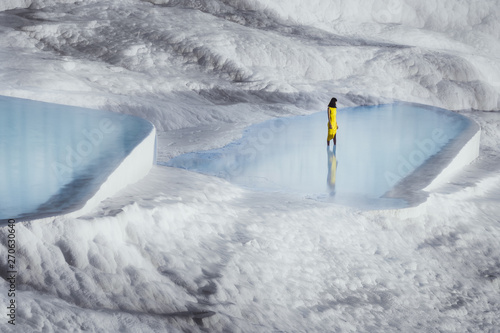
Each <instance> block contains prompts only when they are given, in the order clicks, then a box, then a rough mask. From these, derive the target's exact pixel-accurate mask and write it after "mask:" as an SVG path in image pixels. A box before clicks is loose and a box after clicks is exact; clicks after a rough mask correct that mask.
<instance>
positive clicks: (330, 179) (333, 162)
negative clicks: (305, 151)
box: [326, 149, 337, 193]
mask: <svg viewBox="0 0 500 333" xmlns="http://www.w3.org/2000/svg"><path fill="white" fill-rule="evenodd" d="M327 151H328V176H327V178H326V182H327V184H328V187H329V188H330V193H335V181H336V177H337V156H335V151H331V150H330V149H327Z"/></svg>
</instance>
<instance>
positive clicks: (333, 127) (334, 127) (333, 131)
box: [326, 107, 337, 141]
mask: <svg viewBox="0 0 500 333" xmlns="http://www.w3.org/2000/svg"><path fill="white" fill-rule="evenodd" d="M328 112H329V113H330V125H331V126H329V127H328V138H327V139H326V140H327V141H330V140H333V137H334V136H335V134H337V108H331V107H328ZM330 127H331V128H330Z"/></svg>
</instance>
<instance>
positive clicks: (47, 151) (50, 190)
mask: <svg viewBox="0 0 500 333" xmlns="http://www.w3.org/2000/svg"><path fill="white" fill-rule="evenodd" d="M151 130H152V125H151V124H150V123H149V122H147V121H145V120H143V119H140V118H137V117H132V116H128V115H123V114H117V113H112V112H106V111H99V110H91V109H85V108H78V107H72V106H65V105H58V104H51V103H43V102H38V101H31V100H26V99H18V98H11V97H3V96H0V220H2V219H10V218H13V219H28V218H34V217H44V216H51V215H58V214H61V213H64V212H69V211H72V210H75V209H77V208H79V207H80V206H82V205H83V204H84V203H85V202H86V200H87V199H88V198H89V197H91V196H92V195H93V194H94V193H95V192H96V191H97V189H98V188H99V187H100V185H101V184H102V183H103V182H104V181H105V180H106V179H107V177H108V176H109V175H110V174H111V173H112V172H113V170H114V169H115V168H116V167H117V166H118V165H119V164H120V162H121V161H122V160H123V159H124V158H125V157H126V156H127V155H128V154H129V153H130V152H131V150H132V149H133V148H134V147H135V146H136V145H137V144H138V143H139V142H141V141H142V140H143V139H144V138H145V137H146V136H147V135H148V134H149V133H150V132H151Z"/></svg>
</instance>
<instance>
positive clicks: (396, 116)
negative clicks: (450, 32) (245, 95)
mask: <svg viewBox="0 0 500 333" xmlns="http://www.w3.org/2000/svg"><path fill="white" fill-rule="evenodd" d="M469 124H470V121H469V120H468V119H467V118H466V117H463V116H461V115H459V114H456V113H453V112H450V111H447V110H443V109H439V108H433V107H428V106H423V105H415V104H408V103H397V104H391V105H380V106H363V107H355V108H344V109H339V110H338V125H339V130H338V134H337V147H336V148H335V149H331V148H330V149H327V145H326V136H327V114H326V110H325V111H322V112H318V113H315V114H313V115H310V116H298V117H292V118H283V119H274V120H271V121H267V122H265V123H262V124H257V125H254V126H251V127H249V128H248V129H247V130H246V131H245V133H244V136H243V138H242V139H241V140H238V141H237V142H234V143H231V144H229V145H227V146H225V147H223V148H220V149H214V150H209V151H202V152H195V153H189V154H184V155H181V156H178V157H176V158H173V159H171V160H170V161H169V162H168V163H167V165H168V166H173V167H179V168H184V169H188V170H193V171H196V172H201V173H205V174H210V175H215V176H219V177H222V178H225V179H227V180H229V181H231V182H233V183H236V184H239V185H242V186H246V187H250V188H253V189H257V190H266V191H284V192H292V193H297V194H300V195H304V196H306V197H309V198H313V199H317V200H329V201H334V202H339V203H342V204H348V205H354V206H358V207H367V208H390V207H403V206H405V205H406V204H407V203H406V202H405V200H404V199H405V198H399V199H394V198H393V199H389V198H387V197H385V194H386V193H387V192H388V191H389V190H390V189H391V188H392V187H393V186H394V185H395V184H397V183H398V182H400V181H401V180H402V179H403V178H405V177H406V176H408V175H410V174H411V173H412V172H414V170H415V169H417V168H418V167H419V166H421V165H423V164H424V163H425V162H426V161H427V160H428V159H429V157H431V156H433V155H435V154H437V153H439V152H440V151H441V150H442V148H443V147H445V146H446V145H448V144H449V143H450V142H451V141H453V140H454V138H456V137H457V136H458V135H459V134H460V133H461V132H462V131H463V130H464V129H465V128H467V127H468V126H469Z"/></svg>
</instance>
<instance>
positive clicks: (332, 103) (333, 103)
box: [328, 97, 337, 108]
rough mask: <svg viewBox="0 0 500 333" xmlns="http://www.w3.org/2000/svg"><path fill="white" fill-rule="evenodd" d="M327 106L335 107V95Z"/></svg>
mask: <svg viewBox="0 0 500 333" xmlns="http://www.w3.org/2000/svg"><path fill="white" fill-rule="evenodd" d="M328 107H330V108H336V107H337V99H336V98H335V97H334V98H332V99H331V100H330V104H328Z"/></svg>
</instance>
